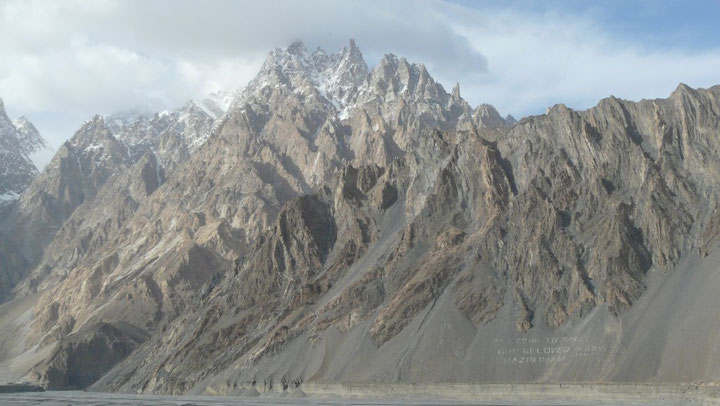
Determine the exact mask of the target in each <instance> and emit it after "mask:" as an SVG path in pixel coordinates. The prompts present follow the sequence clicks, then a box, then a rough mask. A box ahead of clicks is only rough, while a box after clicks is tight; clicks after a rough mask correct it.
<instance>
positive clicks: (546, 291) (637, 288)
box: [6, 42, 720, 393]
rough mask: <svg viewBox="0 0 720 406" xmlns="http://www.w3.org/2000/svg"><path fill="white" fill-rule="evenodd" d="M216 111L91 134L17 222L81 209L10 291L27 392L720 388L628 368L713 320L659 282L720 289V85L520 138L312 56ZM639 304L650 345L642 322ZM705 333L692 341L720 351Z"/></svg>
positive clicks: (512, 128)
mask: <svg viewBox="0 0 720 406" xmlns="http://www.w3.org/2000/svg"><path fill="white" fill-rule="evenodd" d="M214 117H216V116H213V115H212V114H209V113H208V112H207V111H206V109H203V108H200V107H198V106H197V105H195V104H187V105H185V106H183V108H181V109H180V110H178V111H176V112H174V113H171V114H158V115H155V116H152V117H146V118H142V119H139V120H136V121H134V122H133V123H123V125H122V126H119V125H118V127H117V128H115V127H113V125H107V124H105V121H104V120H102V119H100V118H96V119H94V120H93V121H92V122H90V123H88V124H86V126H85V127H83V129H81V130H80V131H79V132H78V134H77V135H76V136H75V138H74V139H73V140H71V141H70V143H68V144H66V145H67V148H66V147H65V146H64V147H63V148H66V150H67V151H65V150H61V151H59V153H58V156H56V158H55V159H54V160H53V163H51V165H50V166H49V170H46V172H47V173H50V172H52V171H55V172H53V173H55V175H54V176H50V175H47V176H46V177H45V178H43V175H44V174H43V175H41V177H39V178H38V180H37V181H36V182H34V183H33V186H32V187H31V189H29V191H28V192H26V193H25V194H24V195H23V197H22V198H21V201H20V205H19V207H20V211H19V213H21V214H22V213H23V212H22V208H23V207H28V205H30V204H31V203H32V204H38V202H46V201H51V202H53V204H55V205H56V206H53V209H52V210H51V209H43V210H45V212H48V213H63V214H62V215H61V216H59V217H57V219H54V220H52V221H55V222H54V223H52V224H55V227H56V228H55V229H53V230H54V231H53V233H52V235H53V237H52V238H51V239H50V240H47V241H46V242H45V243H44V244H40V245H37V246H38V247H40V248H37V250H36V251H35V252H34V254H32V255H26V256H25V257H26V258H36V260H35V261H36V262H35V263H34V265H31V266H30V268H31V270H32V272H31V273H30V274H29V276H28V277H26V278H25V279H24V280H23V282H22V283H20V284H19V285H18V287H17V288H16V294H17V295H18V296H24V297H28V298H33V299H32V300H30V299H28V301H31V302H32V303H33V304H34V310H33V315H32V317H31V318H30V319H29V320H28V321H27V323H26V324H24V325H23V326H24V327H23V328H24V330H22V331H23V334H24V335H25V339H26V342H27V344H26V346H25V347H24V348H22V349H19V350H15V351H16V352H15V353H14V354H15V355H14V356H15V357H16V358H18V359H19V358H22V357H25V358H29V357H34V358H33V359H35V360H37V362H36V363H34V365H33V367H32V373H31V375H30V376H31V377H32V378H33V379H36V380H38V381H41V382H43V383H44V384H46V385H48V386H50V387H67V386H80V387H81V386H85V385H87V384H89V382H91V381H94V380H95V379H98V378H99V381H98V382H97V383H96V384H95V386H94V388H96V389H109V390H122V391H133V392H135V391H140V392H159V393H180V392H196V393H199V392H204V391H206V392H210V393H244V391H248V390H249V391H258V390H259V391H264V390H276V389H278V388H279V389H280V390H283V389H287V388H292V387H297V386H300V385H302V383H304V382H379V381H382V382H388V381H391V382H392V381H397V382H423V381H435V382H437V381H448V382H458V381H463V382H476V381H482V382H496V381H586V380H618V379H624V380H638V381H647V380H653V379H670V380H684V381H687V380H701V379H716V378H717V377H718V376H720V375H718V374H720V371H719V370H718V369H717V368H715V367H713V366H702V365H700V364H698V363H695V364H693V363H692V362H689V361H688V362H686V365H687V366H686V368H685V369H683V370H682V371H680V370H677V373H676V372H674V371H671V370H670V369H669V367H668V366H667V365H669V364H665V365H660V364H657V363H653V362H645V363H643V362H638V363H637V365H634V366H633V368H629V367H625V368H620V365H621V364H622V360H623V359H626V358H627V354H628V351H633V349H634V348H638V347H642V343H643V342H644V341H643V340H645V342H648V343H652V345H653V347H652V348H651V349H648V350H647V351H648V352H647V354H650V358H653V357H655V358H658V359H661V358H662V357H663V354H665V353H666V352H667V351H669V352H672V351H675V350H676V349H677V348H678V347H677V346H679V345H682V342H683V337H685V336H684V335H683V333H679V332H676V331H675V330H674V329H672V328H669V327H668V326H672V325H674V323H677V321H675V319H664V318H663V317H662V313H659V314H658V313H657V312H654V311H652V309H653V308H654V307H657V308H663V309H668V310H667V312H668V314H672V315H673V317H675V318H681V317H685V319H683V320H690V321H686V322H684V323H685V325H686V326H690V325H693V323H696V322H697V323H701V320H705V321H706V324H708V323H709V325H710V326H711V327H710V328H709V330H712V329H714V330H713V331H717V330H720V323H717V322H716V321H712V322H707V320H708V319H707V318H708V317H711V316H709V314H708V313H706V312H696V313H688V312H690V310H688V309H696V308H697V306H700V304H694V303H693V304H692V305H691V304H687V305H686V306H683V307H673V306H672V304H671V301H669V299H668V297H671V296H672V295H673V291H672V290H669V288H663V286H666V285H665V284H667V286H673V284H675V285H676V286H678V287H677V288H676V290H677V292H681V294H690V293H689V292H691V291H692V289H695V288H697V289H700V288H699V286H700V285H702V284H703V281H704V282H705V286H704V287H703V289H711V288H710V287H711V286H717V287H720V283H718V281H716V280H715V279H717V278H712V277H710V276H708V275H711V274H712V271H713V269H715V268H716V267H715V268H713V265H712V264H713V262H712V261H713V258H715V257H716V256H717V254H716V246H717V242H718V241H717V236H718V230H720V227H718V224H720V220H718V219H719V218H720V216H718V214H717V206H718V204H719V203H720V202H719V201H718V197H719V196H720V185H718V179H720V177H718V176H715V175H717V174H718V170H720V164H718V162H720V161H718V160H717V159H716V158H717V156H718V147H720V138H718V134H719V132H720V87H714V88H711V89H690V88H688V87H687V86H684V85H681V86H679V87H678V89H677V90H676V91H675V92H674V93H673V94H672V95H671V96H670V97H669V98H668V99H658V100H644V101H641V102H637V103H635V102H629V101H624V100H619V99H616V98H609V99H605V100H602V101H601V102H600V103H599V104H598V105H597V106H596V107H594V108H591V109H589V110H587V111H574V110H571V109H568V108H566V107H564V106H562V105H558V106H554V107H553V108H551V109H550V110H549V111H548V113H547V114H545V115H542V116H534V117H528V118H524V119H522V120H520V121H519V122H514V119H512V118H511V117H509V118H508V119H503V118H502V117H501V116H500V115H499V114H498V112H497V111H496V110H495V109H494V108H492V106H489V105H482V106H479V107H477V108H475V109H473V108H471V107H470V106H469V105H468V103H467V102H465V101H464V100H463V99H462V97H461V95H460V89H459V87H456V88H455V89H454V90H453V91H452V92H451V93H447V92H446V91H445V90H444V89H443V87H442V86H441V85H440V84H438V83H437V82H435V81H434V80H433V79H432V77H431V76H430V75H429V73H428V72H427V70H426V69H425V68H424V67H423V66H422V65H416V64H411V63H409V62H407V61H405V60H404V59H402V58H398V57H395V56H393V55H387V56H385V57H384V58H383V59H382V60H381V61H380V62H379V64H378V65H377V66H375V67H374V68H372V69H368V67H367V65H366V64H365V62H364V61H363V59H362V55H361V54H360V51H359V50H358V48H357V46H356V45H355V43H354V42H351V43H350V44H349V46H348V47H346V48H344V49H343V50H341V51H340V52H339V53H337V54H333V55H328V54H327V53H325V52H324V51H322V50H317V51H315V52H312V53H310V52H308V51H307V50H306V49H305V47H304V46H303V45H302V44H300V43H296V44H293V45H291V46H290V47H289V48H288V49H286V50H275V51H273V52H272V53H270V55H269V56H268V59H267V61H266V62H265V64H264V65H263V67H262V69H261V71H260V73H259V74H258V76H257V77H256V78H255V79H254V80H253V81H251V82H250V84H249V85H248V87H247V88H246V89H245V90H243V91H242V92H240V93H239V94H238V95H237V97H236V98H235V99H234V101H233V102H232V103H231V104H230V107H229V109H228V111H227V112H225V113H224V114H222V115H221V116H219V117H217V118H214ZM86 138H87V139H89V140H90V141H88V142H85V141H83V140H84V139H86ZM88 143H89V144H88ZM85 144H87V145H85ZM75 145H79V146H77V147H73V146H75ZM95 145H102V148H95V147H91V146H95ZM70 147H73V148H74V149H71V148H70ZM72 151H84V154H89V152H88V151H96V152H95V153H94V154H90V155H87V156H86V155H82V154H81V155H77V154H76V155H72V157H74V158H77V159H74V160H71V159H70V157H71V156H70V154H71V152H72ZM63 157H66V158H65V161H63ZM71 162H78V165H77V166H78V168H75V167H72V168H71V165H70V163H71ZM83 162H87V164H85V165H82V163H83ZM98 162H101V163H103V166H100V164H98ZM63 165H65V166H63ZM65 167H67V168H68V169H65V171H64V172H63V171H62V170H59V169H57V168H65ZM83 168H84V169H83ZM58 173H59V174H60V176H58V175H57V174H58ZM50 178H52V181H50V180H43V179H50ZM109 179H111V180H109ZM41 180H42V182H45V183H42V182H41ZM53 182H54V183H53ZM63 182H64V183H63ZM61 184H62V185H66V186H63V187H60V185H61ZM58 190H61V191H63V192H62V193H57V192H55V191H58ZM65 190H67V192H65ZM49 191H52V192H53V193H55V194H51V193H50V192H49ZM41 192H42V193H45V195H43V196H44V199H45V200H42V199H40V198H38V197H33V196H37V193H41ZM33 193H35V195H33ZM43 204H46V203H43ZM43 207H49V206H47V204H46V206H43ZM41 212H43V211H41ZM28 213H29V211H28ZM27 216H28V218H37V217H36V215H29V214H28V215H27ZM41 223H42V224H50V223H51V221H50V220H47V219H43V220H42V221H41ZM28 247H30V245H24V246H23V247H22V248H24V249H26V250H27V249H28ZM703 258H705V259H703ZM688 261H689V262H688ZM693 261H695V262H693ZM28 262H31V261H28ZM688 263H692V264H694V265H692V266H690V265H687V264H688ZM688 269H690V270H688ZM684 272H685V273H687V275H688V277H689V275H692V279H689V282H688V283H687V284H685V285H682V284H680V283H679V282H677V281H675V282H673V280H674V279H673V278H681V279H682V276H677V275H682V274H683V273H684ZM700 290H702V289H700ZM648 292H650V293H648ZM677 292H676V293H677ZM648 295H649V296H648ZM701 297H702V298H703V299H702V300H703V302H702V303H706V302H707V303H708V304H711V302H712V301H713V300H715V299H713V296H712V295H710V294H707V295H704V296H701ZM698 300H700V299H698ZM12 303H15V302H12ZM12 303H10V304H6V306H9V305H12ZM17 303H19V302H17ZM18 306H19V305H18ZM710 308H712V306H710ZM649 309H650V310H649ZM644 314H646V315H647V318H646V319H645V324H646V329H648V330H655V331H657V332H658V334H657V338H653V339H652V340H648V339H647V338H646V337H645V336H644V335H643V334H639V333H638V332H637V331H636V330H635V329H634V327H633V325H632V324H631V322H634V321H636V320H638V319H642V318H643V315H644ZM83 337H86V338H83ZM712 337H713V335H712V334H709V335H708V336H707V337H705V336H703V337H700V338H698V342H699V343H700V344H702V345H704V346H707V351H706V352H707V353H708V356H718V354H719V353H718V351H717V349H714V347H712V340H713V338H712ZM661 342H668V343H674V344H671V345H669V346H668V347H666V348H663V347H662V345H660V344H657V343H661ZM113 343H117V345H114V344H113ZM107 348H112V349H113V351H111V356H110V357H109V358H108V362H106V363H104V364H102V365H100V366H98V368H97V369H93V370H92V371H89V372H88V373H87V374H84V375H82V376H79V375H78V374H77V372H76V370H77V368H79V366H82V365H86V364H87V362H86V361H87V359H89V357H92V354H96V353H100V352H103V353H104V352H107ZM648 348H650V347H648ZM652 351H656V352H655V353H653V352H652ZM37 354H43V355H42V356H39V355H37ZM6 359H12V357H11V356H6ZM531 359H532V360H531ZM653 359H654V358H653ZM668 362H669V361H668ZM703 365H704V364H703ZM673 374H675V375H673Z"/></svg>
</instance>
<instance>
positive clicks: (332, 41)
mask: <svg viewBox="0 0 720 406" xmlns="http://www.w3.org/2000/svg"><path fill="white" fill-rule="evenodd" d="M719 16H720V0H707V1H677V0H669V1H660V0H656V1H648V0H635V1H632V0H626V1H620V0H602V1H583V0H576V1H569V0H563V1H561V0H546V1H528V0H508V1H489V0H481V1H468V0H456V1H449V0H448V1H445V0H395V1H380V0H345V1H342V2H341V1H334V0H305V1H294V0H266V1H234V0H205V1H202V2H199V1H194V0H153V1H146V0H0V38H3V46H2V47H0V97H1V98H3V100H4V101H5V106H6V108H7V110H8V112H9V114H10V115H11V116H12V117H13V118H15V117H17V116H19V115H25V116H27V117H28V118H29V119H30V120H31V121H33V122H34V123H35V124H36V126H37V127H38V129H39V130H40V131H41V133H42V134H43V135H44V136H45V137H46V138H48V139H49V140H50V142H51V143H52V144H53V145H54V146H58V145H59V144H60V143H62V142H63V141H64V140H65V139H67V138H69V137H71V136H72V135H73V132H74V131H75V130H76V129H77V128H78V127H79V126H80V124H81V122H82V121H83V120H86V119H88V118H90V117H92V115H94V114H103V115H108V114H112V113H114V112H117V111H122V110H130V109H140V110H145V111H148V112H151V111H158V110H165V109H172V108H176V107H178V106H181V105H182V104H183V103H184V102H185V101H186V100H188V99H190V98H195V99H198V98H202V97H204V96H205V95H206V94H208V93H209V92H212V91H216V90H221V89H228V88H232V89H238V88H242V87H243V86H244V85H245V84H246V83H247V82H248V81H249V80H250V79H252V78H253V77H254V75H255V74H256V72H257V70H258V68H259V67H260V65H261V64H262V61H263V60H264V58H265V56H266V55H267V53H268V52H269V51H270V50H271V49H273V48H275V47H286V46H287V45H289V44H290V43H291V42H293V41H295V40H301V41H303V42H304V43H305V44H306V46H307V47H308V48H311V49H312V48H314V47H316V46H320V47H322V48H324V49H326V50H327V51H329V52H335V51H337V50H339V49H341V48H342V47H343V46H345V45H347V43H348V41H349V39H350V38H355V39H356V41H357V43H358V45H359V47H360V49H361V50H362V52H363V54H364V55H365V57H366V60H367V61H368V63H369V64H370V65H371V66H372V65H373V64H375V63H376V62H377V61H378V60H379V59H380V58H381V57H382V55H383V54H385V53H389V52H391V53H395V54H396V55H398V56H403V57H406V58H407V59H408V60H410V61H411V62H420V63H424V64H425V65H426V66H427V68H428V70H429V71H430V73H431V74H432V75H433V77H435V78H436V79H437V80H439V81H440V82H441V83H442V84H443V85H444V86H445V87H446V89H450V88H451V87H452V86H453V85H454V84H455V83H456V82H459V83H460V89H461V94H462V96H463V97H464V98H466V99H467V100H468V101H469V102H470V103H471V104H472V105H477V104H480V103H490V104H493V105H495V107H496V108H497V109H498V110H499V111H500V113H501V114H503V115H505V114H513V115H514V116H515V117H517V118H520V117H522V116H525V115H530V114H542V113H543V112H544V111H545V110H546V109H547V108H548V107H550V106H552V105H553V104H556V103H563V104H566V105H567V106H569V107H571V108H576V109H585V108H588V107H591V106H593V105H595V104H596V103H597V102H598V100H600V99H601V98H603V97H607V96H610V95H614V96H616V97H621V98H626V99H631V100H639V99H641V98H656V97H667V96H668V95H669V94H670V92H672V90H673V89H675V87H677V85H678V83H680V82H684V83H686V84H688V85H690V86H693V87H708V86H712V85H715V84H720V40H718V38H720V21H719V20H720V17H719Z"/></svg>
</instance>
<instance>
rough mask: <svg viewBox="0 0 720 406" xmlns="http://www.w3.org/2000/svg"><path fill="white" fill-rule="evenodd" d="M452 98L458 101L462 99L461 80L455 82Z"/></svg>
mask: <svg viewBox="0 0 720 406" xmlns="http://www.w3.org/2000/svg"><path fill="white" fill-rule="evenodd" d="M452 98H453V100H455V101H457V100H460V82H456V83H455V87H453V90H452Z"/></svg>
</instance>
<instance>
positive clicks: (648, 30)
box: [452, 0, 720, 50]
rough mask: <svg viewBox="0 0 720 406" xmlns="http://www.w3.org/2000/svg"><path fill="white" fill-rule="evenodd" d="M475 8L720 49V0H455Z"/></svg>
mask: <svg viewBox="0 0 720 406" xmlns="http://www.w3.org/2000/svg"><path fill="white" fill-rule="evenodd" d="M452 2H453V3H457V4H461V5H463V6H465V7H469V8H474V9H479V10H483V9H512V10H516V11H519V12H524V13H529V14H537V15H543V14H547V13H562V14H565V15H576V16H582V17H588V18H591V19H593V20H594V21H596V22H597V23H598V24H600V25H602V26H603V27H605V28H606V29H607V31H608V32H610V33H612V34H613V35H614V36H616V37H617V38H618V39H619V40H622V41H632V42H636V43H642V44H644V45H646V46H652V47H676V48H681V49H695V50H702V49H718V48H720V0H683V1H681V0H601V1H586V0H575V1H571V0H546V1H529V0H505V1H502V2H498V1H471V0H459V1H452Z"/></svg>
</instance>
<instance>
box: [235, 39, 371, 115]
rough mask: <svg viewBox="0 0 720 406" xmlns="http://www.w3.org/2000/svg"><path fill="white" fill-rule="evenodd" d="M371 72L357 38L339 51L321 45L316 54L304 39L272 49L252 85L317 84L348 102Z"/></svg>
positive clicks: (332, 99) (341, 102)
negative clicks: (326, 48)
mask: <svg viewBox="0 0 720 406" xmlns="http://www.w3.org/2000/svg"><path fill="white" fill-rule="evenodd" d="M367 74H368V67H367V64H366V63H365V60H364V59H363V56H362V53H361V52H360V49H359V48H358V46H357V44H356V43H355V41H354V40H350V45H349V46H347V47H344V48H343V49H342V50H340V51H339V52H338V53H335V54H331V55H328V54H327V53H326V52H325V51H324V50H322V49H320V48H318V49H317V50H315V51H314V52H313V53H312V54H310V53H308V50H307V48H306V47H305V45H304V44H303V43H302V42H299V41H297V42H294V43H292V44H291V45H290V46H289V47H287V48H286V49H280V48H278V49H275V50H274V51H272V52H270V54H269V55H268V57H267V59H266V60H265V62H264V63H263V66H262V68H261V69H260V73H259V74H258V75H257V77H256V78H255V79H254V80H253V81H252V82H251V83H250V84H249V86H248V89H250V90H251V91H253V90H254V91H260V90H262V88H264V87H266V86H281V85H286V86H291V87H293V88H300V87H303V86H304V85H306V84H308V82H309V84H310V85H312V86H314V87H317V88H318V89H319V90H320V91H321V92H322V93H323V95H324V96H325V97H327V99H328V100H329V101H330V102H333V103H334V104H339V105H345V104H347V103H348V102H349V101H350V99H351V98H352V96H354V94H355V93H356V92H357V88H358V87H359V86H360V85H361V84H362V83H363V81H364V80H365V78H366V76H367Z"/></svg>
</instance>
